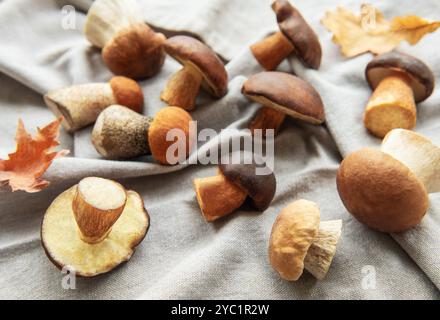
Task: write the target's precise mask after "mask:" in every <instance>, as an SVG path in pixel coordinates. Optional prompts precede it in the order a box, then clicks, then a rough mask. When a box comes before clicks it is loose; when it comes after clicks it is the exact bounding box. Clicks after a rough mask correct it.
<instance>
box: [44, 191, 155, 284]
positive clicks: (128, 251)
mask: <svg viewBox="0 0 440 320" xmlns="http://www.w3.org/2000/svg"><path fill="white" fill-rule="evenodd" d="M76 188H77V186H76V185H75V186H73V187H71V188H70V189H68V190H66V191H64V192H63V193H62V194H60V195H59V196H58V197H57V198H56V199H55V200H54V201H53V202H52V204H51V205H50V207H49V208H48V209H47V211H46V214H45V215H44V218H43V222H42V227H41V241H42V244H43V247H44V250H45V252H46V255H47V256H48V258H49V259H50V260H51V261H52V263H53V264H55V265H56V266H57V267H58V268H59V269H62V268H64V267H68V268H70V269H74V270H75V272H76V275H77V276H82V277H93V276H96V275H99V274H102V273H106V272H108V271H110V270H112V269H114V268H115V267H117V266H118V265H120V264H121V263H123V262H125V261H127V260H129V259H130V258H131V256H132V255H133V253H134V250H135V248H136V246H137V245H138V244H139V243H140V242H141V241H142V240H143V238H144V237H145V235H146V234H147V231H148V228H149V221H150V219H149V216H148V213H147V211H146V210H145V208H144V204H143V200H142V198H141V197H140V196H139V194H137V193H136V192H134V191H131V190H128V191H127V202H126V204H125V207H124V210H123V211H122V214H121V215H120V217H119V219H118V220H117V221H116V223H115V224H114V225H113V226H112V229H111V231H110V233H109V234H108V235H107V237H106V238H105V239H104V240H103V241H101V242H99V243H95V244H89V243H87V242H85V241H83V240H82V239H81V236H80V231H79V228H78V225H77V222H76V220H75V216H74V213H73V209H72V202H73V199H74V197H75V194H76Z"/></svg>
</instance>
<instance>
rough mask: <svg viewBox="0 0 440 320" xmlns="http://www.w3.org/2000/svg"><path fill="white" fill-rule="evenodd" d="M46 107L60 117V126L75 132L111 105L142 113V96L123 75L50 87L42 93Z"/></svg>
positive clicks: (131, 81)
mask: <svg viewBox="0 0 440 320" xmlns="http://www.w3.org/2000/svg"><path fill="white" fill-rule="evenodd" d="M44 101H45V103H46V105H47V106H48V108H49V109H50V110H51V111H52V112H53V113H54V114H55V115H56V116H57V117H63V122H62V124H63V127H64V128H65V129H66V130H67V131H69V132H74V131H77V130H79V129H81V128H83V127H85V126H88V125H90V124H92V123H93V122H95V121H96V118H97V117H98V115H99V114H100V113H101V111H102V110H104V109H105V108H107V107H108V106H111V105H113V104H120V105H123V106H126V107H128V108H130V109H132V110H134V111H136V112H142V107H143V104H144V95H143V93H142V89H141V88H140V87H139V85H138V84H137V83H136V82H135V81H133V80H131V79H129V78H125V77H113V78H112V79H111V80H110V82H108V83H88V84H80V85H74V86H71V87H65V88H61V89H57V90H53V91H50V92H48V93H47V94H45V95H44Z"/></svg>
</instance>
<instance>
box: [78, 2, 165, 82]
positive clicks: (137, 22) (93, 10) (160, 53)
mask: <svg viewBox="0 0 440 320" xmlns="http://www.w3.org/2000/svg"><path fill="white" fill-rule="evenodd" d="M141 12H142V10H140V8H139V7H138V4H137V2H136V1H135V0H96V1H94V2H93V4H92V6H91V7H90V9H89V12H88V14H87V19H86V24H85V28H84V33H85V36H86V38H87V39H88V40H89V41H90V42H91V43H92V44H93V45H95V46H96V47H98V48H101V49H102V58H103V59H104V62H105V63H106V65H107V67H108V68H109V69H110V70H111V71H112V72H113V73H114V74H117V75H123V76H126V77H129V78H133V79H139V80H140V79H144V78H148V77H152V76H154V75H155V74H157V73H158V72H159V70H160V68H161V67H162V65H163V62H164V60H165V52H164V50H163V43H164V41H165V36H164V35H163V34H161V33H156V32H154V31H153V30H152V29H151V28H150V27H149V26H148V25H146V24H145V22H144V21H143V19H142V16H141Z"/></svg>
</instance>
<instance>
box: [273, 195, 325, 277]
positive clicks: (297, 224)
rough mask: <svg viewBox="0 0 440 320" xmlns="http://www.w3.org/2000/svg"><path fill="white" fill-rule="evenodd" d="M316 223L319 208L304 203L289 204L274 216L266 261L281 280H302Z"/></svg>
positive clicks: (307, 202)
mask: <svg viewBox="0 0 440 320" xmlns="http://www.w3.org/2000/svg"><path fill="white" fill-rule="evenodd" d="M319 222H320V213H319V208H318V206H317V205H316V204H315V203H313V202H311V201H307V200H298V201H295V202H293V203H291V204H289V205H288V206H287V207H285V208H284V209H283V210H281V212H280V214H279V215H278V216H277V218H276V220H275V222H274V224H273V226H272V232H271V235H270V241H269V259H270V263H271V265H272V267H273V268H274V269H275V270H276V271H278V273H279V274H280V276H281V277H282V278H283V279H286V280H291V281H296V280H298V279H299V277H301V275H302V273H303V271H304V259H305V257H306V255H307V252H308V250H309V248H310V246H311V245H312V243H313V240H314V239H315V238H316V236H317V235H318V231H319Z"/></svg>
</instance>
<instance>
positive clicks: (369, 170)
mask: <svg viewBox="0 0 440 320" xmlns="http://www.w3.org/2000/svg"><path fill="white" fill-rule="evenodd" d="M337 186H338V192H339V196H340V197H341V199H342V202H343V203H344V205H345V207H346V208H347V210H348V212H350V213H351V214H352V215H353V216H354V217H355V218H356V219H358V220H359V221H360V222H362V223H364V224H366V225H367V226H369V227H370V228H372V229H375V230H378V231H382V232H402V231H405V230H408V229H410V228H412V227H414V226H416V225H417V224H419V223H420V221H421V220H422V218H423V217H424V216H425V214H426V211H427V210H428V207H429V199H428V193H431V192H438V191H440V148H439V147H438V146H436V145H434V144H433V143H432V142H431V141H430V140H429V139H428V138H426V137H424V136H422V135H420V134H417V133H415V132H412V131H409V130H405V129H394V130H392V131H390V132H389V133H388V134H387V135H386V137H385V139H384V140H383V142H382V146H381V150H376V149H372V148H364V149H361V150H359V151H356V152H354V153H352V154H350V155H349V156H347V157H346V158H345V159H344V160H343V161H342V163H341V166H340V168H339V170H338V174H337Z"/></svg>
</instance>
